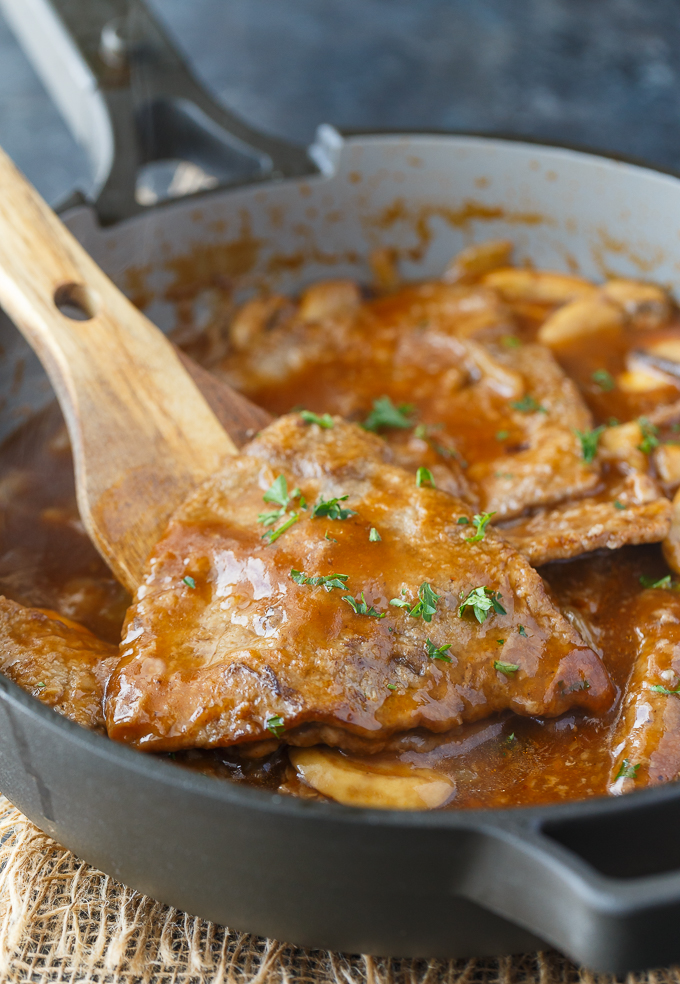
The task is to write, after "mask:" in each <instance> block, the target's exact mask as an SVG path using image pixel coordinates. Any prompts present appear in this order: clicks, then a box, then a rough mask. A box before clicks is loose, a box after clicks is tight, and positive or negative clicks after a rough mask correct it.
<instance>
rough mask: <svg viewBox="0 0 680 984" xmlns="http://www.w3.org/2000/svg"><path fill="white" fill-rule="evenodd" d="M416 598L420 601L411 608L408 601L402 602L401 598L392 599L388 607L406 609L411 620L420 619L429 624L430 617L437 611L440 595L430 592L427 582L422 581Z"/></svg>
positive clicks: (430, 588)
mask: <svg viewBox="0 0 680 984" xmlns="http://www.w3.org/2000/svg"><path fill="white" fill-rule="evenodd" d="M418 598H419V599H420V600H419V601H417V602H416V603H415V605H413V607H411V602H410V601H404V600H403V599H402V598H392V600H391V601H390V605H394V606H395V607H396V608H406V609H408V612H407V614H408V615H410V616H411V617H412V618H422V619H423V621H425V622H431V621H432V616H433V615H434V614H435V613H436V611H437V602H438V601H439V598H440V595H438V594H436V593H435V592H434V591H433V590H432V587H431V585H429V584H428V583H427V581H423V583H422V584H421V585H420V587H419V588H418Z"/></svg>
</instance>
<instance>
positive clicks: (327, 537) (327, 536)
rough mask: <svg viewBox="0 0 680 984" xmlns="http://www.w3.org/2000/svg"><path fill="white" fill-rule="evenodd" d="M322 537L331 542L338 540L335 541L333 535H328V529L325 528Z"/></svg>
mask: <svg viewBox="0 0 680 984" xmlns="http://www.w3.org/2000/svg"><path fill="white" fill-rule="evenodd" d="M323 538H324V540H331V541H332V542H333V543H337V542H338V541H337V540H336V539H335V537H334V536H329V535H328V530H326V532H325V533H324V535H323Z"/></svg>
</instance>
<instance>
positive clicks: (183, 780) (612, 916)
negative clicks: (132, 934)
mask: <svg viewBox="0 0 680 984" xmlns="http://www.w3.org/2000/svg"><path fill="white" fill-rule="evenodd" d="M0 2H1V3H2V8H3V10H4V12H5V14H6V15H7V17H8V19H9V20H10V22H11V23H12V24H13V26H14V27H15V29H16V31H17V33H18V35H19V36H20V37H21V39H22V41H23V43H24V45H25V47H26V48H27V50H28V51H29V53H30V54H31V55H32V57H33V59H34V61H35V63H36V67H38V69H39V70H40V71H41V73H42V75H43V78H44V79H45V81H46V82H47V84H48V86H49V87H50V88H51V90H52V91H53V93H54V95H55V98H56V99H57V101H58V103H59V105H60V106H61V108H62V109H63V111H64V112H65V114H66V115H67V118H68V119H69V120H70V122H71V123H72V124H73V126H74V128H75V129H76V131H77V132H78V133H79V135H80V136H81V138H82V139H83V140H84V141H85V142H86V143H87V144H88V146H89V147H90V150H91V151H92V156H93V163H94V165H95V174H96V176H97V177H96V180H97V194H98V197H97V198H96V201H95V202H94V205H92V206H89V205H84V204H81V205H80V206H79V207H75V208H72V209H70V210H69V211H68V212H67V213H65V219H66V221H67V222H68V224H69V226H70V227H71V229H72V230H73V231H74V232H75V233H76V235H78V236H79V238H80V239H81V240H82V241H83V243H84V244H85V245H86V247H87V248H88V249H89V250H90V251H91V252H92V253H93V255H94V256H95V258H96V259H97V260H98V262H99V263H100V264H101V265H102V266H103V267H104V268H105V269H106V270H107V272H108V273H109V274H110V275H111V276H112V277H113V278H114V280H116V281H117V282H118V283H119V284H121V285H122V286H123V287H128V289H131V288H132V287H133V286H134V287H135V290H136V291H138V290H139V285H140V283H141V282H142V281H143V289H144V292H145V293H146V299H147V301H148V306H147V310H148V311H149V312H150V313H151V315H152V316H153V317H154V318H155V319H156V320H157V321H158V322H159V323H160V324H161V325H163V326H164V327H170V326H171V324H172V320H173V306H172V303H171V300H172V298H173V297H175V298H177V297H178V296H182V297H184V298H185V300H184V303H185V304H186V296H187V294H186V289H185V293H184V295H182V290H181V288H182V285H183V286H184V288H186V287H187V284H188V283H189V281H191V278H192V277H193V281H194V283H193V288H195V289H193V288H192V289H193V293H192V294H191V296H192V297H194V303H195V306H196V307H195V311H194V313H195V315H196V316H197V317H200V315H201V311H204V310H205V305H206V304H209V303H211V298H212V299H213V300H214V295H215V292H216V291H217V293H218V294H219V290H220V285H222V286H224V285H225V284H226V286H227V287H228V288H229V289H230V290H231V289H234V290H236V292H237V294H238V293H247V292H248V291H249V290H252V289H253V288H256V287H261V286H262V285H263V284H268V285H270V286H274V287H276V288H277V289H281V290H284V291H287V290H290V291H293V290H296V289H299V288H300V286H302V285H304V284H306V283H309V282H310V281H312V280H315V279H318V278H321V277H328V276H352V277H356V278H358V279H360V280H362V279H366V277H367V264H366V258H367V256H368V254H369V252H370V250H371V249H372V248H373V247H375V246H378V245H391V246H394V247H395V248H397V249H398V250H399V251H400V254H401V256H402V269H403V270H404V272H405V274H406V276H407V277H427V276H436V275H437V274H438V273H439V272H440V271H441V268H442V267H443V265H444V263H445V261H446V260H447V259H448V258H449V257H450V256H451V255H452V254H453V253H454V252H455V251H456V250H457V249H459V248H460V247H461V246H462V245H464V244H465V242H467V241H470V240H471V239H481V238H484V237H490V236H500V235H504V236H507V237H510V238H512V239H513V240H515V242H516V243H517V244H518V251H519V254H520V258H522V257H525V258H531V259H532V260H533V261H534V262H535V263H536V265H537V266H543V267H546V266H547V267H555V268H561V269H569V268H574V267H575V266H577V267H578V268H579V269H580V270H581V271H582V272H583V273H584V274H585V275H586V276H593V277H599V276H602V275H603V274H604V273H606V272H608V271H612V270H613V271H615V272H617V273H619V274H624V275H626V274H628V275H638V276H639V275H640V272H641V270H642V271H643V273H644V274H645V275H646V276H649V277H652V278H654V279H657V280H659V281H661V282H664V283H668V284H669V285H677V284H678V282H679V280H680V274H679V273H678V268H677V267H676V260H677V258H678V253H679V249H678V247H679V246H680V243H679V241H678V235H679V230H680V180H678V179H677V178H675V177H672V176H668V175H662V174H659V173H658V172H654V171H650V170H647V169H644V168H640V167H636V166H633V165H630V164H624V163H621V162H616V161H612V160H607V159H605V158H602V157H597V156H594V155H588V154H581V153H577V152H573V151H565V150H560V149H557V148H546V147H537V146H532V145H528V144H523V143H513V142H511V141H504V140H497V139H483V138H477V137H463V136H436V135H435V136H430V135H410V136H403V135H401V136H400V135H392V136H389V135H388V136H375V135H374V136H368V137H352V138H348V139H344V140H343V138H342V137H341V136H340V135H339V134H338V133H337V132H336V131H334V130H332V129H331V128H329V127H322V128H321V130H320V134H319V138H318V140H317V142H316V144H315V145H314V146H313V147H312V148H311V149H310V150H309V151H308V152H307V151H304V150H301V149H297V148H291V147H288V146H286V145H283V144H281V143H279V142H278V141H274V140H270V139H268V138H265V137H263V136H262V135H259V134H256V133H253V132H252V131H251V130H249V128H248V127H246V126H245V125H244V124H243V123H241V122H240V121H238V120H235V119H234V118H232V117H231V116H230V115H229V114H228V113H226V112H225V111H224V110H222V109H221V108H219V107H217V106H215V104H214V103H212V102H211V100H210V99H209V98H208V97H207V96H206V95H205V94H204V93H203V92H202V91H201V90H200V87H199V86H198V85H197V83H196V82H195V80H193V79H192V78H191V77H190V76H189V74H188V72H187V69H186V67H185V66H184V65H183V63H182V62H181V60H180V59H179V58H178V56H177V54H176V53H175V52H174V51H173V50H172V48H171V47H170V45H169V43H168V41H167V39H166V38H165V37H164V36H163V35H162V33H161V32H160V31H159V29H158V27H157V26H156V25H154V24H153V22H152V21H151V19H150V17H149V15H148V13H147V12H146V11H145V10H144V8H143V6H142V5H141V3H139V2H137V0H135V2H134V3H129V2H128V0H83V2H79V0H53V2H52V4H51V6H50V4H49V0H0ZM130 9H132V11H133V14H134V26H133V28H131V29H130V33H128V35H127V38H128V43H127V45H126V44H125V43H124V41H125V37H124V34H123V33H122V32H121V30H120V27H121V23H122V22H117V21H116V20H115V18H116V17H118V16H121V15H122V13H124V12H127V11H128V10H130ZM102 38H103V41H102ZM140 73H141V75H142V82H143V84H142V85H141V86H140V85H136V84H135V85H131V83H130V80H131V78H132V80H133V82H134V80H135V77H136V76H137V75H139V74H140ZM140 92H141V93H143V98H142V97H140V96H139V95H138V94H139V93H140ZM159 158H160V159H165V160H167V159H177V158H179V159H183V160H185V161H187V160H188V161H190V162H193V165H194V168H193V170H192V169H191V168H189V169H188V170H187V169H186V168H185V170H184V177H185V178H186V177H187V175H188V177H189V179H191V181H193V182H194V187H196V186H200V185H201V184H203V185H206V184H208V183H210V182H209V180H208V179H207V178H206V175H213V177H214V176H216V177H217V181H216V182H213V183H216V184H217V185H218V187H217V189H216V190H214V191H211V192H210V194H204V195H203V196H193V197H191V198H190V199H185V200H179V201H177V202H174V203H169V204H165V205H163V206H162V207H161V208H157V209H153V210H149V209H148V208H146V209H145V207H144V205H143V204H140V199H141V200H142V202H144V201H149V200H151V199H152V198H153V190H154V189H153V186H151V187H150V186H149V185H148V183H147V185H144V180H147V178H148V175H147V178H144V179H143V180H142V181H141V183H140V181H139V178H138V173H139V168H140V166H141V165H144V164H145V163H148V162H149V161H153V160H155V159H159ZM266 178H270V179H276V180H269V181H267V182H265V181H264V179H266ZM244 179H245V180H246V181H248V182H250V184H248V185H246V186H243V185H242V186H238V185H239V182H243V180H244ZM191 181H190V182H189V183H191ZM136 183H137V186H136ZM226 185H231V187H229V188H226V187H225V186H226ZM234 185H236V187H234ZM135 187H137V191H135ZM122 220H124V221H122ZM115 223H117V224H115ZM142 268H143V269H142ZM133 273H134V277H133V278H132V274H133ZM142 274H143V275H142ZM131 278H132V279H131ZM187 278H188V279H187ZM220 278H222V279H220ZM225 278H226V280H225ZM200 287H203V288H205V289H204V290H203V291H202V292H201V291H200V290H198V288H200ZM169 288H171V289H169ZM178 292H179V293H178ZM201 305H203V307H201ZM0 336H1V339H0V340H1V342H2V346H3V349H4V351H5V356H4V359H3V361H2V365H1V367H0V371H1V376H0V380H2V381H3V385H4V389H3V393H8V392H9V383H8V380H9V379H10V378H12V373H13V371H14V369H15V368H16V365H17V361H18V360H19V359H23V358H25V356H26V352H25V349H24V348H23V346H22V343H21V340H20V339H19V336H18V334H17V333H16V332H15V331H14V329H13V328H12V327H11V326H10V325H9V324H8V323H5V324H3V325H0ZM18 378H19V377H18V376H15V379H18ZM5 384H6V385H5ZM15 391H16V392H15V395H14V397H13V402H12V401H10V405H9V407H8V410H7V411H6V412H3V414H2V416H1V417H0V424H1V426H0V436H2V435H3V434H6V433H8V432H9V431H10V430H11V428H12V427H14V426H16V421H17V419H18V418H17V416H16V413H14V414H13V413H12V412H13V411H16V410H17V409H18V408H20V407H26V406H28V407H29V408H30V409H31V410H32V411H36V410H38V409H40V407H41V406H43V405H45V403H46V402H47V401H49V400H51V399H52V395H51V393H50V392H49V388H48V387H47V386H46V385H45V380H44V377H43V376H42V375H41V372H40V370H39V367H38V366H37V365H36V363H35V362H32V361H31V360H30V359H28V360H27V361H26V369H25V372H24V377H23V383H22V384H21V386H19V388H18V391H17V388H16V387H15ZM615 557H616V555H615V554H614V555H613V557H612V561H613V562H615ZM0 788H2V790H3V791H4V792H5V793H6V794H7V796H8V797H9V798H10V799H11V800H12V802H13V803H15V804H16V805H17V806H18V807H19V808H20V809H21V810H22V811H23V812H24V813H25V814H26V815H27V816H28V817H30V818H31V819H32V820H33V821H34V822H35V823H36V824H38V826H40V827H41V828H42V829H43V830H45V831H46V832H48V833H49V834H50V835H52V836H53V837H55V838H56V839H57V840H58V841H59V842H60V843H62V844H64V845H66V846H68V847H69V848H71V850H73V851H74V852H75V853H76V854H77V855H79V856H80V857H82V858H84V859H86V860H87V861H89V862H90V863H92V864H94V865H97V866H98V867H99V868H101V869H103V870H104V871H106V872H108V873H109V874H111V875H113V876H114V877H116V878H118V879H120V880H121V881H122V882H125V883H126V884H128V885H131V886H133V887H134V888H136V889H138V890H140V891H142V892H145V893H147V894H149V895H151V896H153V897H154V898H157V899H160V900H162V901H164V902H167V903H171V904H172V905H174V906H177V907H179V908H181V909H185V910H187V911H188V912H191V913H194V914H196V915H199V916H202V917H204V918H207V919H211V920H214V921H216V922H218V923H227V924H229V925H231V926H234V927H235V928H238V929H242V930H248V931H250V932H254V933H260V934H263V935H267V936H271V937H276V938H278V939H283V940H288V941H291V942H294V943H297V944H301V945H306V946H311V947H329V948H333V949H338V950H345V951H350V952H368V953H374V954H382V955H395V956H424V957H425V956H426V957H430V956H473V955H487V954H506V953H511V952H517V951H522V950H527V949H535V948H538V947H544V946H545V945H546V944H552V945H555V946H557V947H558V948H560V949H561V950H563V951H564V952H565V953H567V954H568V955H569V956H571V957H572V958H573V959H575V960H577V961H579V962H582V963H585V964H588V965H590V966H591V967H593V968H596V969H599V970H607V971H613V972H616V973H624V972H625V971H629V970H634V969H640V968H646V967H649V966H653V965H656V966H659V965H664V964H668V963H672V962H675V961H677V960H679V959H680V936H679V935H678V933H677V926H678V920H679V919H680V870H679V869H680V838H678V836H677V830H678V828H679V822H680V791H679V790H678V789H677V787H675V786H673V785H671V786H666V787H659V788H656V789H650V790H646V791H641V792H639V793H636V794H632V795H628V796H626V797H624V798H620V799H608V800H596V801H590V802H585V803H567V804H565V805H562V806H550V807H541V808H532V809H513V810H499V811H474V812H472V811H470V812H460V813H457V812H455V811H454V812H445V813H429V814H428V813H424V814H423V813H400V812H393V813H392V812H380V811H373V810H363V809H352V808H347V807H342V806H340V805H336V804H332V803H317V802H307V801H303V800H298V799H292V798H286V797H281V796H277V795H274V794H268V793H264V792H261V791H258V790H256V789H249V788H247V787H243V786H238V785H232V784H230V783H228V782H221V781H217V780H213V779H210V778H207V777H205V776H201V775H197V774H193V773H189V772H186V771H184V770H182V769H180V768H177V767H176V766H174V765H172V764H171V763H169V762H167V761H162V760H157V759H154V758H152V757H150V756H145V755H143V754H141V753H138V752H136V751H133V750H132V749H129V748H126V747H123V746H120V745H116V744H114V743H112V742H110V741H108V740H107V739H105V738H102V737H99V736H97V735H94V734H90V733H88V732H86V731H84V730H82V729H81V728H79V727H77V726H76V725H74V724H71V723H70V722H69V721H67V720H65V719H63V718H62V717H60V716H59V715H57V714H55V713H54V712H52V711H51V710H50V709H49V708H47V707H44V706H43V705H41V703H40V702H39V701H38V700H35V699H34V698H32V697H30V696H28V695H27V694H25V693H23V692H22V691H21V690H19V688H17V687H16V686H15V685H14V684H12V683H10V682H9V681H8V680H6V679H4V678H2V677H0Z"/></svg>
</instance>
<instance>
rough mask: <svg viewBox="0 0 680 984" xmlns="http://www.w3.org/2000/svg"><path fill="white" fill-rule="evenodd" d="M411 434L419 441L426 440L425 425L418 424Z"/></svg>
mask: <svg viewBox="0 0 680 984" xmlns="http://www.w3.org/2000/svg"><path fill="white" fill-rule="evenodd" d="M413 436H414V437H417V438H418V440H419V441H426V440H427V427H426V426H425V424H418V426H417V427H416V429H415V430H414V431H413Z"/></svg>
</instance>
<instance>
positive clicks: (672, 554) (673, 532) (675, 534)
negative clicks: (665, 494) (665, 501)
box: [661, 489, 680, 574]
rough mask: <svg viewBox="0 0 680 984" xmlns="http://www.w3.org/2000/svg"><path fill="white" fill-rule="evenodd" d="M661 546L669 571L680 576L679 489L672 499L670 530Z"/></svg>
mask: <svg viewBox="0 0 680 984" xmlns="http://www.w3.org/2000/svg"><path fill="white" fill-rule="evenodd" d="M661 546H662V549H663V555H664V557H665V558H666V563H667V564H668V566H669V567H670V569H671V570H672V571H675V573H676V574H680V489H679V490H678V491H677V492H676V493H675V496H674V497H673V512H672V514H671V528H670V530H669V531H668V536H667V537H666V539H665V540H664V541H663V543H662V544H661Z"/></svg>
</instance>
